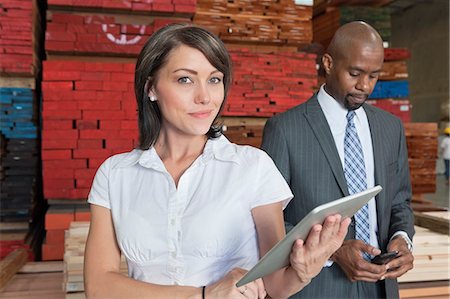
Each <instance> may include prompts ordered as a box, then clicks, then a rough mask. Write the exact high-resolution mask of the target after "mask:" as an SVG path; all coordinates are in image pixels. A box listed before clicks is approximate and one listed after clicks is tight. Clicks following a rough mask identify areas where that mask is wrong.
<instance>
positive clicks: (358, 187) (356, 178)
mask: <svg viewBox="0 0 450 299" xmlns="http://www.w3.org/2000/svg"><path fill="white" fill-rule="evenodd" d="M354 117H355V111H348V113H347V127H346V128H345V138H344V175H345V179H346V180H347V187H348V191H349V193H350V194H355V193H358V192H361V191H364V190H366V189H367V178H366V167H365V164H364V154H363V151H362V147H361V142H360V140H359V137H358V133H357V132H356V127H355V123H354V121H353V118H354ZM355 238H356V239H357V240H361V241H364V242H365V243H367V244H370V224H369V206H368V204H366V205H365V206H363V207H362V208H361V209H360V210H359V211H358V212H356V214H355ZM364 258H365V259H366V260H368V259H370V255H369V254H367V253H364Z"/></svg>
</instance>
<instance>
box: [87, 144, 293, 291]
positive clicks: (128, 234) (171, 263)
mask: <svg viewBox="0 0 450 299" xmlns="http://www.w3.org/2000/svg"><path fill="white" fill-rule="evenodd" d="M292 197H293V195H292V193H291V190H290V189H289V187H288V185H287V183H286V181H285V180H284V178H283V177H282V175H281V174H280V172H279V171H278V169H277V168H276V166H275V164H274V163H273V161H272V160H271V159H270V157H269V156H268V155H267V154H266V153H265V152H263V151H261V150H259V149H257V148H254V147H250V146H240V145H236V144H232V143H230V142H229V141H228V140H227V139H226V138H225V137H224V136H221V137H220V138H217V139H214V140H208V142H207V143H206V146H205V148H204V151H203V154H202V155H201V156H200V157H199V158H197V160H195V161H194V163H193V164H192V165H191V166H190V167H189V168H188V169H187V170H186V171H185V173H184V174H183V175H182V176H181V178H180V180H179V183H178V188H176V186H175V183H174V181H173V179H172V177H171V176H170V174H169V173H168V172H167V170H166V168H165V167H164V164H163V162H162V161H161V159H160V158H159V156H158V155H157V153H156V151H155V150H154V148H151V149H149V150H146V151H142V150H133V151H131V152H129V153H124V154H119V155H115V156H112V157H110V158H109V159H107V160H106V161H105V162H104V163H103V164H102V165H101V166H100V168H99V169H98V171H97V174H96V175H95V178H94V183H93V185H92V188H91V191H90V194H89V199H88V202H89V203H91V204H95V205H99V206H103V207H105V208H108V209H110V210H111V214H112V219H113V223H114V229H115V232H116V237H117V242H118V244H119V247H120V250H121V251H122V253H123V254H124V255H125V257H126V260H127V263H128V272H129V276H130V277H133V278H134V279H137V280H142V281H146V282H151V283H156V284H162V285H186V286H196V287H199V286H202V285H208V284H211V283H214V282H216V281H217V280H219V279H221V278H222V277H223V276H225V274H227V273H228V272H229V271H230V270H232V269H233V268H235V267H241V268H244V269H249V268H251V267H252V266H253V265H254V264H256V262H257V261H258V259H259V254H258V244H257V236H256V230H255V224H254V222H253V218H252V214H251V210H252V209H253V208H254V207H257V206H261V205H266V204H270V203H275V202H279V201H284V202H283V208H284V207H286V205H287V204H288V202H289V201H290V200H291V199H292Z"/></svg>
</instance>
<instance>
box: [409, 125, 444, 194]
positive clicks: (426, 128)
mask: <svg viewBox="0 0 450 299" xmlns="http://www.w3.org/2000/svg"><path fill="white" fill-rule="evenodd" d="M404 125H405V135H406V143H407V147H408V160H409V167H410V172H411V182H412V189H413V194H414V195H419V194H423V193H434V192H435V191H436V159H437V146H438V139H437V137H438V128H437V124H436V123H405V124H404Z"/></svg>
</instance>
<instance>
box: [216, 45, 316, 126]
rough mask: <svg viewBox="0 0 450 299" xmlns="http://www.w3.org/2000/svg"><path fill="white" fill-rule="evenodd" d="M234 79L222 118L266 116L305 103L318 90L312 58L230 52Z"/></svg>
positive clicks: (301, 55) (302, 55)
mask: <svg viewBox="0 0 450 299" xmlns="http://www.w3.org/2000/svg"><path fill="white" fill-rule="evenodd" d="M230 55H231V58H232V61H233V67H234V78H233V85H232V87H231V90H230V93H229V96H228V99H227V102H226V104H225V107H224V111H223V115H224V116H258V117H269V116H272V115H274V114H276V113H279V112H283V111H285V110H287V109H289V108H292V107H294V106H296V105H298V104H300V103H303V102H305V101H306V100H307V99H308V98H309V97H311V95H312V94H313V91H314V89H315V88H317V71H316V64H315V55H314V54H307V53H277V54H264V53H254V52H249V51H247V50H246V49H242V50H240V51H238V50H232V51H230Z"/></svg>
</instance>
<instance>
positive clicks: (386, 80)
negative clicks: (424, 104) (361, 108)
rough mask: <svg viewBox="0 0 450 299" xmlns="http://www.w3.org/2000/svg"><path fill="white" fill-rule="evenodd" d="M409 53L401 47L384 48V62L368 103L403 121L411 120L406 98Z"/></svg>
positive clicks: (409, 106) (407, 92)
mask: <svg viewBox="0 0 450 299" xmlns="http://www.w3.org/2000/svg"><path fill="white" fill-rule="evenodd" d="M409 57H410V53H409V51H408V50H407V49H403V48H386V49H385V50H384V64H383V69H382V70H381V73H380V77H379V81H378V82H377V84H376V86H375V88H374V91H373V93H372V94H371V95H370V97H369V100H368V101H367V103H368V104H371V105H373V106H376V107H378V108H381V109H383V110H386V111H388V112H390V113H392V114H394V115H395V116H397V117H398V118H400V119H401V120H402V121H403V122H404V123H405V122H410V121H411V108H412V107H411V104H410V101H409V99H408V95H409V86H408V81H406V80H407V79H408V70H407V66H406V60H407V59H409Z"/></svg>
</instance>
